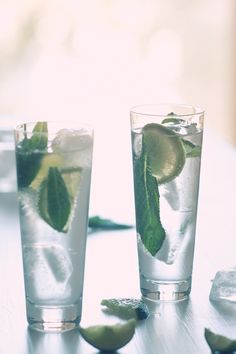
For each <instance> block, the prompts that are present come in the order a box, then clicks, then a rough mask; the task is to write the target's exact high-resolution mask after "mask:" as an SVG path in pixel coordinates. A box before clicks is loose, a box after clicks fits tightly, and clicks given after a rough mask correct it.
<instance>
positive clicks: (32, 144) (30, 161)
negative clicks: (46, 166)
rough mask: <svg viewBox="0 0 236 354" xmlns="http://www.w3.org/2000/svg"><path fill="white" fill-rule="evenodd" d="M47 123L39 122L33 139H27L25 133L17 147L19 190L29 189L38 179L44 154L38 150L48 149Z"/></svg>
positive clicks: (34, 130)
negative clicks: (36, 178)
mask: <svg viewBox="0 0 236 354" xmlns="http://www.w3.org/2000/svg"><path fill="white" fill-rule="evenodd" d="M47 132H48V129H47V123H46V122H38V123H36V125H35V127H34V129H33V135H32V136H31V138H28V137H27V132H26V131H25V137H24V139H23V140H22V141H21V142H20V144H18V146H17V147H16V165H17V183H18V186H19V188H23V187H28V186H29V185H30V184H31V182H32V181H33V180H34V178H35V177H36V175H37V173H38V171H39V169H40V166H41V160H42V158H43V153H42V152H39V151H37V150H44V149H45V148H46V147H47V143H48V136H47Z"/></svg>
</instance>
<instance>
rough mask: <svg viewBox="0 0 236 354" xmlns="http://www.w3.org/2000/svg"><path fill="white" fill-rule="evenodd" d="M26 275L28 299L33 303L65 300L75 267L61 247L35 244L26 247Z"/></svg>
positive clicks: (69, 290) (24, 255)
mask: <svg viewBox="0 0 236 354" xmlns="http://www.w3.org/2000/svg"><path fill="white" fill-rule="evenodd" d="M23 258H24V275H25V282H26V291H27V297H28V298H29V299H30V300H31V301H33V302H35V301H36V302H37V301H43V300H53V299H65V298H67V297H68V296H70V293H71V288H70V285H69V284H68V282H69V279H70V277H71V274H72V271H73V266H72V264H71V261H70V259H69V256H68V255H67V253H66V251H65V250H64V249H63V248H62V247H61V246H56V245H51V244H34V245H28V246H24V249H23Z"/></svg>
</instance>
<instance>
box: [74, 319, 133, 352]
mask: <svg viewBox="0 0 236 354" xmlns="http://www.w3.org/2000/svg"><path fill="white" fill-rule="evenodd" d="M135 325H136V321H135V320H134V319H131V320H129V321H127V322H125V323H118V324H114V325H110V326H109V325H97V326H91V327H87V328H82V327H80V333H81V335H82V337H83V338H84V339H85V340H86V341H87V342H88V343H89V344H91V345H92V346H94V347H95V348H97V349H99V350H101V351H115V350H117V349H120V348H122V347H123V346H124V345H126V344H127V343H128V342H129V341H130V340H131V339H132V337H133V335H134V332H135Z"/></svg>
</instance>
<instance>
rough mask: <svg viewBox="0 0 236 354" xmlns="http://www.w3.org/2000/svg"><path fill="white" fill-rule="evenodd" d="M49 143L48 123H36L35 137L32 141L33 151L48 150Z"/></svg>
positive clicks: (33, 136)
mask: <svg viewBox="0 0 236 354" xmlns="http://www.w3.org/2000/svg"><path fill="white" fill-rule="evenodd" d="M47 143H48V125H47V122H38V123H36V125H35V127H34V129H33V135H32V137H31V139H30V145H31V149H32V150H43V149H46V147H47Z"/></svg>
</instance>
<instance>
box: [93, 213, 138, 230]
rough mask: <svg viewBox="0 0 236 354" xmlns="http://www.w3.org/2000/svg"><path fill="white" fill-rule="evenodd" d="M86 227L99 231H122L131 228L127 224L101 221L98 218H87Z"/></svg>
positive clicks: (101, 219)
mask: <svg viewBox="0 0 236 354" xmlns="http://www.w3.org/2000/svg"><path fill="white" fill-rule="evenodd" d="M88 226H89V227H91V228H92V229H101V230H123V229H130V228H132V227H133V226H132V225H128V224H120V223H116V222H114V221H112V220H110V219H103V218H101V217H100V216H92V217H90V218H89V223H88Z"/></svg>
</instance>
